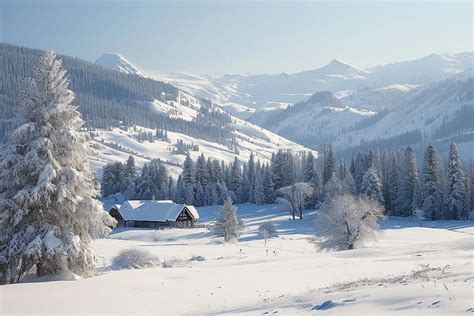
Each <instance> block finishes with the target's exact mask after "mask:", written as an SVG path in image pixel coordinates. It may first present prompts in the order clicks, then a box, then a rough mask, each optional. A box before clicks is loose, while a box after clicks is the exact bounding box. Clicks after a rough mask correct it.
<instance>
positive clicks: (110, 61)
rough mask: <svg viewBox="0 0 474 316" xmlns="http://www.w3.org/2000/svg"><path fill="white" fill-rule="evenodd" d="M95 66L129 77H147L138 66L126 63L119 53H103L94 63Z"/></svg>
mask: <svg viewBox="0 0 474 316" xmlns="http://www.w3.org/2000/svg"><path fill="white" fill-rule="evenodd" d="M95 64H97V65H100V66H102V67H105V68H108V69H112V70H117V71H120V72H122V73H125V74H129V75H137V76H140V77H144V78H147V77H148V76H147V75H146V74H145V72H143V71H142V70H141V69H140V68H139V67H138V66H136V65H135V64H133V63H132V62H130V61H128V60H127V59H126V58H125V57H124V56H123V55H121V54H119V53H105V54H103V55H102V56H100V57H99V58H98V59H97V60H96V61H95Z"/></svg>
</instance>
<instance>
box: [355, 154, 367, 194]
mask: <svg viewBox="0 0 474 316" xmlns="http://www.w3.org/2000/svg"><path fill="white" fill-rule="evenodd" d="M354 170H355V172H354V182H355V186H356V189H357V192H359V193H360V192H361V187H362V179H363V177H364V173H365V161H364V156H363V155H362V154H361V153H360V152H359V153H358V154H357V157H356V160H355V163H354Z"/></svg>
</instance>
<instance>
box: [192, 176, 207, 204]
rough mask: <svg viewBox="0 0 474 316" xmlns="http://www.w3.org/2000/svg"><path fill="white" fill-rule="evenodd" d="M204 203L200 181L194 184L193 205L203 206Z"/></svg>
mask: <svg viewBox="0 0 474 316" xmlns="http://www.w3.org/2000/svg"><path fill="white" fill-rule="evenodd" d="M204 204H205V197H204V190H203V188H202V185H201V181H198V182H197V184H196V198H195V199H194V205H196V206H203V205H204Z"/></svg>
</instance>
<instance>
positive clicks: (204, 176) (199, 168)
mask: <svg viewBox="0 0 474 316" xmlns="http://www.w3.org/2000/svg"><path fill="white" fill-rule="evenodd" d="M208 181H209V172H208V169H207V163H206V158H205V157H204V154H201V156H199V158H198V159H197V162H196V182H200V183H201V185H202V187H203V188H204V187H206V185H207V183H208Z"/></svg>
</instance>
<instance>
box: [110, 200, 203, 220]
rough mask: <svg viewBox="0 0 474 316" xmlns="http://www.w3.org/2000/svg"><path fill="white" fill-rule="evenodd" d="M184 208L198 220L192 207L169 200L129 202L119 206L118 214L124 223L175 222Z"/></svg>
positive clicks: (197, 214) (197, 215) (196, 213)
mask: <svg viewBox="0 0 474 316" xmlns="http://www.w3.org/2000/svg"><path fill="white" fill-rule="evenodd" d="M185 207H186V208H187V209H188V210H189V213H191V215H192V216H193V217H194V218H195V219H199V213H198V212H197V210H196V208H195V207H194V206H192V205H185V204H176V203H174V202H173V201H170V200H162V201H155V200H129V201H125V202H124V203H123V204H122V205H121V207H120V209H119V212H120V214H121V215H122V217H123V219H124V220H126V221H133V220H136V221H150V222H166V221H176V219H177V218H178V216H179V214H180V213H181V212H182V211H183V209H184V208H185Z"/></svg>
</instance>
